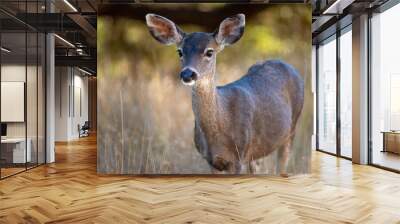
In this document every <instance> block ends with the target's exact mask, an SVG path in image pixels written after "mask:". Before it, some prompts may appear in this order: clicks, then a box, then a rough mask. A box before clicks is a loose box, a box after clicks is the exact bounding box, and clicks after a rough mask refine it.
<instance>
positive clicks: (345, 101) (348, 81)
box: [340, 30, 352, 158]
mask: <svg viewBox="0 0 400 224" xmlns="http://www.w3.org/2000/svg"><path fill="white" fill-rule="evenodd" d="M351 65H352V35H351V30H350V31H348V32H346V33H344V34H343V35H341V36H340V123H341V124H340V128H341V129H340V131H341V132H340V135H341V137H340V145H341V146H340V153H341V155H342V156H345V157H349V158H351V156H352V150H351V141H352V138H351V137H352V125H351V124H352V66H351Z"/></svg>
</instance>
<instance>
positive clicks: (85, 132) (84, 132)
mask: <svg viewBox="0 0 400 224" xmlns="http://www.w3.org/2000/svg"><path fill="white" fill-rule="evenodd" d="M89 130H90V123H89V121H85V123H84V124H83V125H82V127H81V126H80V125H79V124H78V131H79V138H81V137H87V136H89Z"/></svg>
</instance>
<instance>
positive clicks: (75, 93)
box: [55, 67, 88, 141]
mask: <svg viewBox="0 0 400 224" xmlns="http://www.w3.org/2000/svg"><path fill="white" fill-rule="evenodd" d="M55 73H56V83H55V85H56V91H55V123H56V125H55V126H56V131H55V140H56V141H70V140H73V139H77V138H78V137H79V133H78V124H80V125H83V124H84V122H85V121H87V120H88V78H87V77H86V76H84V74H83V73H82V72H80V71H79V70H77V69H76V68H72V67H56V72H55ZM80 107H81V108H80Z"/></svg>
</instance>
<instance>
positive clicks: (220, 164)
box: [212, 156, 229, 171]
mask: <svg viewBox="0 0 400 224" xmlns="http://www.w3.org/2000/svg"><path fill="white" fill-rule="evenodd" d="M212 166H213V167H214V168H215V169H217V170H219V171H224V170H226V169H228V167H229V162H228V161H226V160H225V159H223V158H222V157H219V156H217V157H216V158H215V159H214V160H213V161H212Z"/></svg>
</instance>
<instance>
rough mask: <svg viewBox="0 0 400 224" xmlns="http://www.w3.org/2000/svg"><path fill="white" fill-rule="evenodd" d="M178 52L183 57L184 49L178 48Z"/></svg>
mask: <svg viewBox="0 0 400 224" xmlns="http://www.w3.org/2000/svg"><path fill="white" fill-rule="evenodd" d="M177 52H178V55H179V57H180V58H181V57H182V56H183V53H182V50H181V49H178V50H177Z"/></svg>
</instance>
